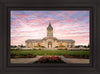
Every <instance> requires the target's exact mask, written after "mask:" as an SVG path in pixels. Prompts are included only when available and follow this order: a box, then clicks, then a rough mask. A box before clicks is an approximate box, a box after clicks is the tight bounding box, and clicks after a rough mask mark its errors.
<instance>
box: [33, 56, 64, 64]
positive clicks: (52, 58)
mask: <svg viewBox="0 0 100 74" xmlns="http://www.w3.org/2000/svg"><path fill="white" fill-rule="evenodd" d="M34 63H65V62H64V61H62V60H61V58H60V57H58V56H50V57H47V56H43V57H41V58H40V59H39V60H38V61H36V62H34Z"/></svg>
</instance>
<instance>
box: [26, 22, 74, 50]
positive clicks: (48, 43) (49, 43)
mask: <svg viewBox="0 0 100 74" xmlns="http://www.w3.org/2000/svg"><path fill="white" fill-rule="evenodd" d="M25 45H26V47H27V48H35V47H36V46H38V47H39V46H41V47H43V48H45V49H49V48H50V49H54V48H58V47H59V46H64V47H65V48H73V47H74V45H75V41H74V40H71V39H65V40H64V39H57V38H55V37H53V27H52V26H51V23H49V26H48V27H47V37H44V38H43V39H28V40H26V41H25Z"/></svg>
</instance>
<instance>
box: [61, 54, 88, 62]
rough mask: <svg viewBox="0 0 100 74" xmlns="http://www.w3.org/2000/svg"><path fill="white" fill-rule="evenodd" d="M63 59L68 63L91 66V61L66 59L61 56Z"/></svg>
mask: <svg viewBox="0 0 100 74" xmlns="http://www.w3.org/2000/svg"><path fill="white" fill-rule="evenodd" d="M61 59H62V60H63V61H64V62H66V63H73V64H74V63H77V64H78V63H80V64H82V63H83V64H89V59H80V58H65V57H64V56H61Z"/></svg>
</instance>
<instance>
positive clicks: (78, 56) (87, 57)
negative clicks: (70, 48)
mask: <svg viewBox="0 0 100 74" xmlns="http://www.w3.org/2000/svg"><path fill="white" fill-rule="evenodd" d="M63 56H64V57H65V58H82V59H89V56H85V55H84V56H80V55H73V56H72V55H63Z"/></svg>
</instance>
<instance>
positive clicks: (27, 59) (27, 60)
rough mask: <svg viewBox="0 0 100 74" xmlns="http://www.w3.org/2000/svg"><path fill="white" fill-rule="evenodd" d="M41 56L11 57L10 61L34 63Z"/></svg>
mask: <svg viewBox="0 0 100 74" xmlns="http://www.w3.org/2000/svg"><path fill="white" fill-rule="evenodd" d="M40 57H41V56H36V57H35V58H11V60H10V62H11V63H22V64H23V63H34V62H35V61H37V60H38V59H39V58H40Z"/></svg>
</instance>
